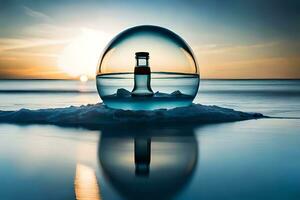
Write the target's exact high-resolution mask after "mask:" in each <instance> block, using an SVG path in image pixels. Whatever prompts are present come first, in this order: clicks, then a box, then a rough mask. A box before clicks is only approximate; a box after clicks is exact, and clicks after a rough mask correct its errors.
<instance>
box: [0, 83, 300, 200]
mask: <svg viewBox="0 0 300 200" xmlns="http://www.w3.org/2000/svg"><path fill="white" fill-rule="evenodd" d="M100 101H101V100H100V98H99V96H98V94H97V92H96V87H95V82H94V81H89V82H87V83H80V82H78V81H38V80H36V81H0V110H17V109H20V108H30V109H39V108H49V107H51V108H55V107H67V106H70V105H82V104H94V103H98V102H100ZM194 102H195V103H201V104H205V105H218V106H222V107H228V108H233V109H237V110H241V111H250V112H251V111H252V112H260V113H263V114H264V115H268V116H271V117H276V118H270V119H260V120H249V121H242V122H234V123H221V124H210V125H202V126H201V125H199V126H198V127H184V126H183V127H182V128H176V129H174V128H171V127H169V128H158V127H151V128H147V129H143V130H140V129H132V130H128V129H127V130H123V129H122V128H121V127H117V128H116V129H114V130H98V131H95V130H93V131H91V130H85V129H79V128H61V127H56V126H50V125H26V126H24V125H23V126H20V125H12V124H0V199H1V200H11V199H23V200H24V199H25V200H27V199H29V200H35V199H43V200H44V199H64V200H65V199H91V200H93V199H108V200H115V199H178V200H179V199H182V200H183V199H184V200H189V199H205V200H206V199H209V200H215V199H216V200H219V199H230V200H231V199H232V200H236V199H239V200H243V199H247V200H248V199H249V200H252V199H255V200H257V199H264V200H265V199H278V200H282V199H287V200H289V199H295V200H296V199H297V200H298V199H300V189H299V188H300V173H299V169H300V157H299V155H300V131H299V130H300V81H296V80H266V81H261V80H247V81H238V80H235V81H232V80H231V81H229V80H228V81H227V80H224V81H217V80H215V81H213V80H204V81H201V82H200V89H199V93H198V95H197V97H196V99H195V101H194Z"/></svg>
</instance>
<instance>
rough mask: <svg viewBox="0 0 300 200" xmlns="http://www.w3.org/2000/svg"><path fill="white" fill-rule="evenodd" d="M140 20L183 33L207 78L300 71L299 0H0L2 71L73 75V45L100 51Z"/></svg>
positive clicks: (23, 75) (25, 75) (297, 75)
mask: <svg viewBox="0 0 300 200" xmlns="http://www.w3.org/2000/svg"><path fill="white" fill-rule="evenodd" d="M141 24H154V25H159V26H163V27H166V28H169V29H171V30H172V31H174V32H176V33H177V34H179V35H180V36H181V37H183V38H184V39H185V40H186V41H187V42H188V44H189V45H190V46H191V47H192V49H193V51H194V53H195V55H196V57H197V60H198V63H199V65H200V75H201V77H202V78H300V1H299V0H293V1H292V0H285V1H284V0H281V1H279V0H218V1H217V0H198V1H197V0H192V1H176V0H175V1H174V0H173V1H170V0H169V1H124V0H120V1H113V0H105V1H103V0H97V1H96V0H94V1H92V0H90V1H89V0H85V1H83V0H80V1H79V0H51V1H33V0H7V1H3V0H0V78H69V77H70V73H69V71H68V70H65V68H66V67H68V66H61V65H66V63H68V62H66V58H68V56H70V55H71V56H72V55H73V54H74V52H71V54H70V52H68V48H70V47H73V46H74V45H75V46H76V45H77V47H78V46H79V47H78V48H79V49H80V48H81V49H82V46H81V43H86V44H87V45H86V46H85V47H84V48H87V50H86V51H85V52H88V51H89V50H90V49H92V50H93V51H96V52H99V53H96V54H93V53H89V55H91V56H92V57H95V56H96V57H97V59H98V57H99V55H100V54H101V50H102V48H104V46H105V43H106V42H107V41H108V40H109V39H110V38H111V37H113V36H114V35H116V34H117V33H119V32H120V31H122V30H123V29H125V28H128V27H132V26H136V25H141ZM80 42H81V43H80ZM95 43H97V44H98V43H99V45H96V46H99V48H96V47H95ZM66 49H67V50H66ZM72 53H73V54H72ZM75 53H76V52H75ZM86 54H88V53H86ZM82 56H85V55H82ZM79 57H80V56H78V57H77V58H78V59H79ZM82 59H83V61H80V60H78V61H77V62H76V64H78V65H79V64H86V63H88V62H87V61H84V59H89V58H88V57H87V56H86V58H82ZM62 60H63V61H62ZM62 63H63V64H62ZM71 65H72V64H71ZM69 67H70V66H69ZM70 69H71V67H70ZM87 73H88V72H87ZM88 74H90V72H89V73H88Z"/></svg>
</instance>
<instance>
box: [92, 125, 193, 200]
mask: <svg viewBox="0 0 300 200" xmlns="http://www.w3.org/2000/svg"><path fill="white" fill-rule="evenodd" d="M98 156H99V160H100V165H101V168H102V170H103V173H104V177H105V178H106V179H107V181H108V182H110V183H111V185H112V186H113V187H114V188H115V189H116V190H117V191H118V193H119V194H120V195H121V196H122V197H123V198H125V199H168V198H171V197H172V196H174V195H175V194H177V193H178V192H179V191H180V190H181V189H183V188H184V186H185V185H186V184H187V183H188V182H189V180H190V178H191V176H192V174H193V171H194V169H195V167H196V164H197V158H198V144H197V141H196V138H195V136H194V133H193V130H184V132H183V131H181V130H180V129H176V130H170V129H168V130H163V129H157V130H125V131H122V132H119V133H112V131H109V132H107V133H106V132H105V131H104V132H103V133H102V136H101V139H100V145H99V151H98Z"/></svg>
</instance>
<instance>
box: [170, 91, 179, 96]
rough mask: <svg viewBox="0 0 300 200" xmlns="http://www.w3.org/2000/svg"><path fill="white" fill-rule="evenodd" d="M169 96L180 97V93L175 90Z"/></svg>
mask: <svg viewBox="0 0 300 200" xmlns="http://www.w3.org/2000/svg"><path fill="white" fill-rule="evenodd" d="M171 96H182V93H181V92H180V91H179V90H176V91H174V92H172V93H171Z"/></svg>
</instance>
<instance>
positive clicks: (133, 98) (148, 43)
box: [96, 25, 199, 110]
mask: <svg viewBox="0 0 300 200" xmlns="http://www.w3.org/2000/svg"><path fill="white" fill-rule="evenodd" d="M96 79H97V89H98V93H99V95H100V97H101V99H102V100H103V102H104V103H105V104H106V105H107V106H108V107H111V108H117V109H125V110H152V109H159V108H174V107H180V106H188V105H190V104H191V103H192V101H193V99H194V98H195V96H196V94H197V92H198V87H199V69H198V65H197V62H196V59H195V57H194V54H193V52H192V50H191V48H190V47H189V46H188V44H187V43H186V42H185V41H184V40H183V39H182V38H181V37H179V36H178V35H177V34H175V33H174V32H172V31H170V30H168V29H165V28H162V27H159V26H150V25H144V26H136V27H133V28H130V29H127V30H125V31H123V32H121V33H120V34H118V35H117V36H116V37H115V38H114V39H113V40H112V41H111V42H110V43H109V45H108V46H107V47H106V48H105V50H104V52H103V55H102V57H101V59H100V64H99V69H98V72H97V78H96Z"/></svg>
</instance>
